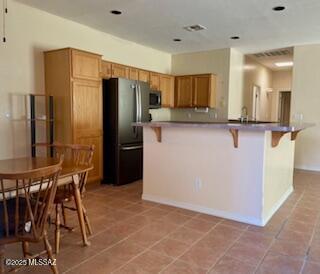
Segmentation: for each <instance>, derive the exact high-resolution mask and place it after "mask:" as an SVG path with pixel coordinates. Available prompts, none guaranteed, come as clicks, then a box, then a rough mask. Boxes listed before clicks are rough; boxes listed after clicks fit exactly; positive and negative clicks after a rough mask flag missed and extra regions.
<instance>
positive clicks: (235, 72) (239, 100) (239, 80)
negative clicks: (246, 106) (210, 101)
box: [228, 48, 244, 119]
mask: <svg viewBox="0 0 320 274" xmlns="http://www.w3.org/2000/svg"><path fill="white" fill-rule="evenodd" d="M243 66H244V55H243V53H241V52H239V51H237V50H235V49H233V48H231V50H230V72H229V96H228V118H229V119H238V118H239V117H240V116H241V108H242V107H243V77H244V68H243Z"/></svg>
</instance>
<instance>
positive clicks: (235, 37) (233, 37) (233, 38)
mask: <svg viewBox="0 0 320 274" xmlns="http://www.w3.org/2000/svg"><path fill="white" fill-rule="evenodd" d="M230 39H232V40H238V39H240V37H239V36H231V37H230Z"/></svg>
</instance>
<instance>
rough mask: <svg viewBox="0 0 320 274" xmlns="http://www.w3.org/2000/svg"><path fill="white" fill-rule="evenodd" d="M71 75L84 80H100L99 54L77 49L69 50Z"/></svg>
mask: <svg viewBox="0 0 320 274" xmlns="http://www.w3.org/2000/svg"><path fill="white" fill-rule="evenodd" d="M71 53H72V58H71V60H72V61H71V63H72V66H71V70H72V77H73V78H77V79H84V80H95V81H99V80H100V68H101V56H100V55H96V54H93V53H88V52H83V51H79V50H71Z"/></svg>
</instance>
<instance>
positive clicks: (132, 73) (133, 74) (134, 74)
mask: <svg viewBox="0 0 320 274" xmlns="http://www.w3.org/2000/svg"><path fill="white" fill-rule="evenodd" d="M129 79H130V80H138V79H139V70H138V69H136V68H129Z"/></svg>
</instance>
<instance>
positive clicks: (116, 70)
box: [111, 63, 129, 79]
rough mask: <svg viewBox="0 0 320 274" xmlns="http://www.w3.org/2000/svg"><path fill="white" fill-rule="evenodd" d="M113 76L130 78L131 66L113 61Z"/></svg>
mask: <svg viewBox="0 0 320 274" xmlns="http://www.w3.org/2000/svg"><path fill="white" fill-rule="evenodd" d="M111 68H112V77H113V78H117V77H119V78H127V79H129V68H128V67H127V66H124V65H121V64H116V63H112V65H111Z"/></svg>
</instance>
